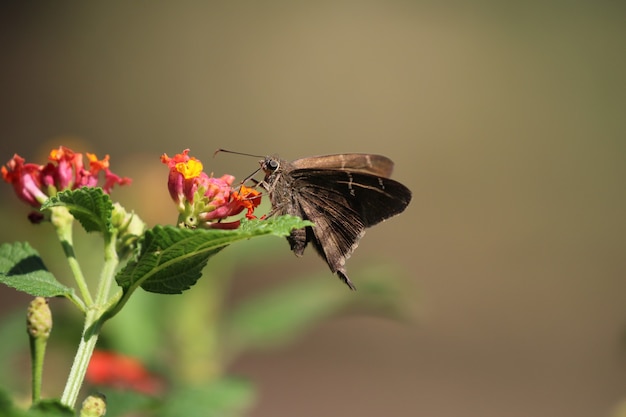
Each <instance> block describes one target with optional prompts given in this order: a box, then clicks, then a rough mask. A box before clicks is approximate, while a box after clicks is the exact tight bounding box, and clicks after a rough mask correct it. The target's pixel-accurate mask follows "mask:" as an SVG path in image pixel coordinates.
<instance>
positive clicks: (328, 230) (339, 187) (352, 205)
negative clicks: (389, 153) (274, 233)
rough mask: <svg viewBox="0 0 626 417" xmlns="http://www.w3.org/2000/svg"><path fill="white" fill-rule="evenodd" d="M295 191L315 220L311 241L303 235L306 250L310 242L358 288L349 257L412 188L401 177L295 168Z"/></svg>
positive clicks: (404, 202)
mask: <svg viewBox="0 0 626 417" xmlns="http://www.w3.org/2000/svg"><path fill="white" fill-rule="evenodd" d="M290 174H291V176H292V178H293V183H292V187H293V188H292V193H294V194H295V195H296V199H295V200H296V201H298V204H299V205H300V210H301V212H302V213H303V217H304V218H306V219H308V220H310V221H312V222H313V223H315V227H312V228H307V230H306V240H305V241H304V242H302V238H303V237H304V236H303V235H302V233H303V232H302V231H300V232H297V233H299V235H298V236H295V235H294V236H292V238H299V239H300V245H298V248H299V251H298V250H296V249H294V244H293V242H292V240H290V243H292V249H294V251H295V252H296V253H300V254H301V253H302V251H304V246H306V243H307V242H308V241H311V242H313V245H314V247H315V249H316V250H317V252H318V253H319V254H320V255H321V256H322V258H324V260H325V261H326V263H327V264H328V266H329V267H330V269H331V270H332V271H333V272H334V273H337V274H338V275H339V277H340V278H341V279H342V280H343V281H344V282H345V283H346V284H347V285H348V286H350V288H352V289H354V285H353V284H352V282H351V281H350V279H349V278H348V277H347V275H346V271H345V268H344V265H345V261H346V259H347V258H349V257H350V255H351V254H352V252H354V250H355V249H356V247H357V246H358V244H359V240H360V239H361V237H363V235H364V234H365V228H367V227H370V226H373V225H375V224H377V223H379V222H381V221H383V220H385V219H387V218H389V217H392V216H394V215H396V214H398V213H400V212H402V211H403V210H404V209H405V208H406V206H407V205H408V204H409V202H410V200H411V192H410V191H409V189H408V188H406V187H405V186H404V185H402V184H400V183H399V182H397V181H394V180H391V179H388V178H380V177H377V176H374V175H369V174H364V173H361V172H353V171H337V170H324V169H322V170H317V169H296V170H294V171H292V172H291V173H290Z"/></svg>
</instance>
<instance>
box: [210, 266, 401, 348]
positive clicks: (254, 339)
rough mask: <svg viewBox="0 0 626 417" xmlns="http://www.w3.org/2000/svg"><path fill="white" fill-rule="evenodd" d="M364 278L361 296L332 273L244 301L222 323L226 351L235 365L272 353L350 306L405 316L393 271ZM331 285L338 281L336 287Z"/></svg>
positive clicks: (384, 269)
mask: <svg viewBox="0 0 626 417" xmlns="http://www.w3.org/2000/svg"><path fill="white" fill-rule="evenodd" d="M351 275H352V276H354V277H358V281H357V285H358V291H356V292H354V291H349V290H347V288H346V287H345V285H343V284H342V283H341V282H340V281H339V280H338V279H337V278H336V277H334V276H332V275H330V274H323V275H313V276H311V277H308V278H307V277H304V278H303V277H298V279H297V280H293V281H291V282H288V283H287V284H283V285H281V286H280V287H277V288H275V289H270V290H267V291H266V292H265V293H261V294H257V295H255V296H254V297H251V298H250V299H247V300H244V301H242V302H241V303H240V304H239V305H237V306H236V307H235V308H234V309H233V310H231V311H230V312H229V313H227V315H225V317H224V319H223V322H222V341H223V344H224V352H225V353H226V354H227V355H228V356H229V358H228V359H229V360H232V359H234V358H235V357H236V356H237V355H239V354H240V353H242V352H244V351H247V350H253V349H268V348H272V347H275V346H281V345H284V344H286V343H288V342H291V341H292V340H293V339H295V338H296V337H298V336H300V335H302V334H304V333H305V332H306V331H308V330H309V329H310V328H311V326H313V325H315V324H317V323H319V322H321V321H322V320H324V319H326V318H328V317H330V316H332V315H334V314H337V313H338V312H340V311H342V310H344V309H345V308H346V307H349V306H350V307H353V306H359V307H364V308H367V309H368V310H373V309H375V310H376V311H379V312H384V313H388V315H390V316H391V317H393V318H400V317H401V316H402V314H401V313H402V310H401V306H404V302H403V301H404V300H403V299H402V294H403V293H406V291H402V289H400V288H399V287H398V284H397V282H394V281H395V280H394V279H393V277H394V276H397V275H398V274H397V273H396V271H394V269H393V268H388V267H384V266H380V267H370V268H368V269H367V270H363V271H362V272H361V273H353V274H351ZM329 280H334V281H336V282H332V281H329Z"/></svg>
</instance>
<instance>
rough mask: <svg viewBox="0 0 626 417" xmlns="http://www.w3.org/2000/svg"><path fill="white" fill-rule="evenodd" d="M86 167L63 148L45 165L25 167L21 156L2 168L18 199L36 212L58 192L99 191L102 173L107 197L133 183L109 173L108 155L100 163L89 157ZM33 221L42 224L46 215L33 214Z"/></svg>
mask: <svg viewBox="0 0 626 417" xmlns="http://www.w3.org/2000/svg"><path fill="white" fill-rule="evenodd" d="M85 156H86V157H87V164H85V163H84V161H83V154H82V153H78V152H74V151H73V150H71V149H70V148H66V147H65V146H60V147H59V148H58V149H53V150H52V151H50V155H49V156H48V160H49V162H48V163H47V164H46V165H37V164H34V163H26V161H25V160H24V158H22V157H21V156H19V155H18V154H15V155H13V158H11V160H10V161H9V162H7V164H6V165H5V166H3V167H2V169H1V170H2V179H4V181H5V182H7V183H9V184H12V185H13V190H14V191H15V194H17V196H18V198H19V199H20V200H22V201H24V202H25V203H26V204H28V205H30V206H31V207H34V208H36V209H38V208H40V207H41V205H42V204H43V203H45V201H46V200H47V199H48V198H49V197H51V196H54V195H55V194H56V193H57V192H60V191H64V190H74V189H77V188H80V187H97V186H99V185H98V184H99V183H101V175H100V173H101V172H102V173H104V184H102V185H101V187H102V189H103V190H104V192H105V193H107V194H109V193H110V192H111V190H112V188H113V186H115V185H126V184H130V182H131V179H130V178H126V177H120V176H118V175H116V174H114V173H113V172H111V170H110V169H109V155H106V156H105V157H104V159H102V160H99V159H98V158H97V157H96V155H94V154H91V153H86V154H85ZM29 218H30V219H31V221H33V222H39V221H41V220H42V219H43V215H41V214H40V213H38V212H35V213H31V215H30V216H29Z"/></svg>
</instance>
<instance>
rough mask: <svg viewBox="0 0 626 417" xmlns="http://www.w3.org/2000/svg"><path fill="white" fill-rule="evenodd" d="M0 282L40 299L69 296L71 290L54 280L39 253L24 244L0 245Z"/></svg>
mask: <svg viewBox="0 0 626 417" xmlns="http://www.w3.org/2000/svg"><path fill="white" fill-rule="evenodd" d="M0 282H2V283H3V284H5V285H8V286H9V287H12V288H15V289H16V290H18V291H23V292H25V293H28V294H30V295H34V296H41V297H56V296H69V295H71V294H73V293H74V289H73V288H69V287H66V286H65V285H63V284H61V283H60V282H59V281H57V280H56V278H55V277H54V275H52V274H51V273H50V272H48V270H47V269H46V266H45V265H44V263H43V261H42V260H41V257H40V256H39V253H37V251H36V250H35V249H33V248H32V247H31V246H30V245H29V244H28V243H26V242H23V243H22V242H15V243H4V244H2V245H0Z"/></svg>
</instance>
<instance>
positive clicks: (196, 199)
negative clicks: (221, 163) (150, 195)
mask: <svg viewBox="0 0 626 417" xmlns="http://www.w3.org/2000/svg"><path fill="white" fill-rule="evenodd" d="M161 162H163V163H164V164H166V165H167V166H168V167H169V170H170V172H169V176H168V181H167V188H168V190H169V193H170V196H171V197H172V200H174V203H176V205H177V206H178V211H179V213H180V216H179V224H182V225H185V226H186V227H204V228H219V229H235V228H237V227H239V221H238V220H237V221H233V222H222V220H224V219H225V218H227V217H230V216H235V215H237V214H239V213H241V212H242V211H243V210H244V209H247V212H246V217H247V218H250V219H251V218H254V214H253V212H254V209H255V208H256V207H257V206H258V205H259V203H260V202H261V194H260V193H259V192H258V191H256V190H254V189H252V188H249V187H245V186H243V185H241V186H240V188H239V190H234V189H232V188H231V187H232V184H233V182H234V181H235V177H233V176H232V175H228V174H226V175H222V176H221V177H220V178H215V177H212V176H211V177H209V176H208V175H207V174H206V173H204V172H203V170H202V169H203V166H202V162H200V161H199V160H198V159H196V158H194V157H191V156H189V149H185V150H184V151H183V152H182V153H179V154H176V155H174V157H172V158H170V157H169V156H167V154H163V155H162V156H161Z"/></svg>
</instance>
